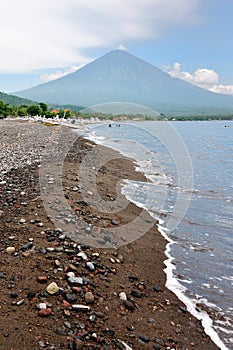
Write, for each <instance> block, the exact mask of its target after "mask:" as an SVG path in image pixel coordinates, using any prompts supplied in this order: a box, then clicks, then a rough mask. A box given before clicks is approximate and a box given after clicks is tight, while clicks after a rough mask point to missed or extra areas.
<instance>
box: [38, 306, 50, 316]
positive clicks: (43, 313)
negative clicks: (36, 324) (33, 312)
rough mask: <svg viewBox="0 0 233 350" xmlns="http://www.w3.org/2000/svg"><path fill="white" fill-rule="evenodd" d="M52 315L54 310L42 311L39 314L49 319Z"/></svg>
mask: <svg viewBox="0 0 233 350" xmlns="http://www.w3.org/2000/svg"><path fill="white" fill-rule="evenodd" d="M51 313H52V309H50V308H48V309H41V310H40V311H39V312H38V315H39V316H40V317H48V316H49V315H51Z"/></svg>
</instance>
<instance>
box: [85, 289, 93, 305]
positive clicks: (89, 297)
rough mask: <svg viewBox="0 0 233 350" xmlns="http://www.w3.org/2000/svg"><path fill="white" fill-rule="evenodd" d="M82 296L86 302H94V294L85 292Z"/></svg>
mask: <svg viewBox="0 0 233 350" xmlns="http://www.w3.org/2000/svg"><path fill="white" fill-rule="evenodd" d="M84 297H85V301H86V303H87V304H92V303H93V302H94V295H93V294H92V293H91V292H86V294H85V296H84Z"/></svg>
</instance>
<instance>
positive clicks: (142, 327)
mask: <svg viewBox="0 0 233 350" xmlns="http://www.w3.org/2000/svg"><path fill="white" fill-rule="evenodd" d="M6 123H9V122H6V121H4V122H2V123H1V125H2V128H1V129H0V132H1V133H2V132H3V133H4V134H7V132H8V131H7V127H5V126H6ZM15 123H16V122H10V123H9V124H8V126H9V125H10V126H11V130H12V132H11V135H10V137H11V138H12V137H13V136H14V135H15V138H16V141H17V137H18V138H19V140H20V139H21V142H24V147H25V149H26V148H27V146H28V147H36V148H38V144H37V143H34V142H32V144H30V145H27V144H26V140H29V139H30V137H29V138H28V139H27V138H26V140H25V138H21V136H20V135H19V134H20V133H21V132H22V133H23V134H25V130H29V129H30V127H31V129H34V128H35V130H34V131H33V133H32V135H35V134H37V136H38V138H39V139H41V141H42V142H41V145H40V146H41V148H43V147H44V141H43V139H47V138H49V133H51V132H54V133H56V130H58V129H59V127H57V126H53V127H51V128H50V127H46V126H44V125H39V124H29V123H23V122H22V123H17V126H16V124H15ZM20 125H21V127H20ZM33 125H34V127H33ZM25 127H26V129H25ZM30 133H31V131H30V130H29V134H30ZM17 135H18V136H17ZM42 135H44V136H45V137H44V136H43V137H42ZM2 139H4V136H3V138H2V137H1V140H2ZM32 141H33V140H32ZM93 145H94V144H93V143H90V141H87V140H85V139H82V138H80V137H78V139H77V142H76V143H74V145H73V146H72V148H71V149H70V151H69V153H68V156H67V158H66V161H65V163H64V165H63V172H64V173H63V177H62V181H63V189H64V193H65V196H66V199H67V201H68V203H69V205H70V206H71V208H72V209H73V210H74V211H75V212H76V214H77V215H78V217H79V218H80V220H81V222H85V223H87V224H88V225H92V226H96V227H98V229H99V230H101V229H102V228H106V229H111V228H115V227H123V226H126V225H127V223H129V222H133V220H134V218H136V217H138V216H139V215H140V213H141V211H142V209H140V208H138V207H137V206H136V205H134V204H133V203H128V205H127V206H126V207H125V208H124V209H123V210H121V211H120V212H119V213H113V214H112V213H111V214H106V213H105V214H104V215H103V213H101V211H100V212H99V211H98V210H96V208H93V206H92V205H89V204H88V201H86V200H85V201H83V195H84V192H85V189H83V188H79V185H80V184H79V183H78V179H77V164H78V163H80V162H81V161H82V159H83V156H85V155H86V154H87V152H88V151H89V150H90V149H91V148H92V147H93ZM101 149H102V150H104V152H106V153H107V154H109V152H110V150H109V149H108V148H105V147H103V146H101ZM11 151H12V149H9V152H11ZM19 152H20V151H19ZM114 154H115V156H116V159H113V158H114V157H113V155H111V157H110V158H112V159H113V160H111V161H109V162H108V163H107V164H106V165H105V166H104V169H103V168H102V172H98V176H97V188H98V192H99V194H100V196H101V197H102V198H103V199H104V200H105V201H108V202H109V205H110V204H111V201H114V198H115V197H116V195H117V192H116V190H115V188H116V183H118V180H119V179H120V178H124V179H125V178H127V179H133V180H136V181H146V179H145V177H144V175H143V174H141V173H138V172H136V171H135V169H134V164H133V163H132V160H130V159H127V158H125V157H122V156H121V157H120V158H119V159H117V154H116V152H114ZM30 156H31V155H30ZM35 158H36V159H35ZM35 158H34V159H32V164H26V166H25V167H24V168H17V169H14V170H11V171H10V172H9V173H8V174H5V175H4V179H3V182H4V181H6V183H5V184H4V183H3V184H1V187H0V191H1V203H2V205H1V208H0V210H1V235H2V239H1V248H0V249H1V270H0V274H1V279H0V282H1V299H2V306H1V309H0V313H1V333H2V334H3V335H4V336H3V337H2V339H1V340H0V345H1V347H2V348H4V349H6V350H8V349H20V350H21V349H22V350H23V349H28V348H31V349H36V348H38V349H40V348H44V349H52V346H53V349H64V348H68V349H75V348H76V349H82V348H83V349H85V348H86V349H127V347H126V346H125V345H124V343H125V344H128V346H129V347H130V348H132V349H134V350H135V349H176V350H181V349H182V350H183V349H207V350H208V349H218V347H217V346H216V345H215V344H214V343H213V342H212V341H211V340H210V338H209V337H208V336H207V335H206V334H204V331H203V328H202V326H201V324H200V322H199V321H198V320H197V319H196V318H194V317H193V316H191V315H190V314H189V313H188V312H187V310H186V307H185V306H184V305H183V304H182V302H181V301H180V300H179V299H177V297H176V296H175V295H174V294H173V293H172V292H171V291H170V290H168V289H167V288H166V287H165V284H166V276H165V273H164V268H165V265H164V260H165V259H166V256H165V249H166V245H167V241H166V240H165V238H164V237H162V235H161V233H160V232H159V231H158V229H157V224H158V223H157V222H156V221H154V225H153V226H152V227H151V228H150V229H149V230H148V232H146V233H145V235H143V236H142V237H140V238H138V239H137V240H136V241H132V242H130V243H128V244H126V243H127V242H125V244H124V245H122V244H121V245H119V247H118V248H117V249H116V248H108V246H106V247H105V246H104V247H103V248H90V247H87V246H85V245H82V246H81V247H79V242H78V241H79V237H77V238H75V239H74V237H72V240H70V238H69V233H68V232H67V233H66V232H64V230H63V232H59V231H56V227H54V226H53V224H52V222H51V218H48V215H47V213H46V211H45V210H44V207H43V202H42V201H41V197H40V188H39V183H38V182H39V169H40V168H38V165H39V158H40V155H39V153H38V155H36V157H35ZM35 160H36V162H35ZM26 163H28V161H26ZM22 164H23V162H22ZM24 164H25V163H24ZM80 189H81V191H83V192H80V191H79V190H80ZM86 192H87V194H86V195H87V198H88V199H89V201H90V203H91V202H92V199H93V194H92V193H88V189H86ZM85 198H86V197H85ZM111 198H113V200H112V199H111ZM84 202H85V203H84ZM97 209H98V208H97ZM22 219H23V220H22ZM24 220H25V221H24ZM39 224H43V225H39ZM135 231H137V227H135ZM64 234H66V236H65V237H64ZM123 238H124V237H123ZM126 241H127V237H126ZM122 243H123V241H122ZM9 247H14V248H15V252H12V253H7V252H6V249H7V248H9ZM41 248H44V250H43V249H41ZM48 248H50V249H48ZM81 252H82V253H84V255H82V254H80V253H81ZM78 254H79V255H78ZM98 254H99V255H98ZM83 257H85V259H84V258H83ZM88 262H92V263H93V265H94V270H91V269H90V268H88V267H87V266H89V265H90V264H89V265H87V263H88ZM69 273H70V274H71V275H72V273H73V274H74V275H75V276H81V277H82V278H83V280H84V281H83V284H80V285H72V284H70V283H69V281H68V278H69V277H68V276H69V275H68V276H67V274H69ZM39 277H41V278H39ZM42 277H43V278H42ZM51 282H56V284H57V285H58V286H59V288H60V289H59V291H58V292H57V293H55V294H54V295H52V294H48V293H47V294H46V288H47V286H48V285H49V284H50V283H51ZM122 292H123V293H125V294H126V297H127V300H126V301H124V300H121V299H120V297H119V294H120V293H122ZM86 293H91V294H92V295H93V296H94V300H93V301H91V302H90V300H89V301H87V297H86ZM68 295H69V296H68ZM70 295H72V297H71V296H70ZM122 298H123V297H122ZM124 298H125V296H124ZM39 304H45V306H43V307H45V309H43V308H41V309H40V307H41V306H39V307H38V305H39ZM77 304H82V305H85V306H87V307H89V308H90V310H88V309H85V310H82V311H80V309H78V308H76V309H75V307H72V305H77ZM41 310H51V313H50V311H48V312H47V313H48V314H47V315H43V316H42V314H43V312H41ZM45 313H46V312H45ZM120 341H123V343H122V342H120Z"/></svg>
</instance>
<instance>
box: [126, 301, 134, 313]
mask: <svg viewBox="0 0 233 350" xmlns="http://www.w3.org/2000/svg"><path fill="white" fill-rule="evenodd" d="M124 305H125V307H126V309H127V310H130V311H133V310H134V309H135V306H134V304H133V303H132V302H131V301H128V300H124Z"/></svg>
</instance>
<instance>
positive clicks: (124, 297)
mask: <svg viewBox="0 0 233 350" xmlns="http://www.w3.org/2000/svg"><path fill="white" fill-rule="evenodd" d="M119 297H120V299H121V300H127V295H126V294H125V292H121V293H120V294H119Z"/></svg>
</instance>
